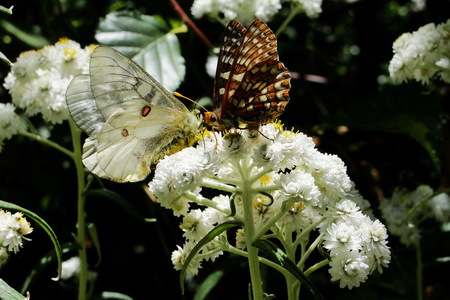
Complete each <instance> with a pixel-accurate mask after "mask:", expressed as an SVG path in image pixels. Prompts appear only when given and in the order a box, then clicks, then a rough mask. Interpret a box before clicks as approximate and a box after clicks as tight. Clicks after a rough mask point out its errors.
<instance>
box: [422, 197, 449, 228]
mask: <svg viewBox="0 0 450 300" xmlns="http://www.w3.org/2000/svg"><path fill="white" fill-rule="evenodd" d="M427 206H428V207H429V208H430V211H431V214H432V216H433V217H434V218H435V219H436V220H437V221H439V222H447V221H448V220H449V218H450V197H449V196H448V195H447V194H445V193H442V194H439V195H437V196H434V197H433V198H431V199H430V200H429V201H428V202H427Z"/></svg>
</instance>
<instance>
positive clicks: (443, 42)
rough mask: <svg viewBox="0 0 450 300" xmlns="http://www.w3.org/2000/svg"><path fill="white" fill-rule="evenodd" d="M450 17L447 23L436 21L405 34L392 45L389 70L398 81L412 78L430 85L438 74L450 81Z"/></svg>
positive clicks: (444, 79)
mask: <svg viewBox="0 0 450 300" xmlns="http://www.w3.org/2000/svg"><path fill="white" fill-rule="evenodd" d="M449 25H450V19H449V20H448V21H447V23H442V24H438V25H437V26H436V25H435V24H433V23H430V24H427V25H424V26H422V27H420V28H419V29H418V30H417V31H415V32H412V33H404V34H402V35H401V36H400V37H399V38H398V39H397V40H396V41H395V42H394V44H393V45H392V48H393V51H394V56H393V57H392V60H391V62H390V64H389V73H390V75H391V77H392V78H393V79H394V81H396V82H397V83H401V82H404V81H407V80H410V79H414V80H416V81H419V82H422V83H423V84H428V83H429V81H430V80H431V79H432V78H433V77H434V76H435V75H436V74H437V75H439V77H440V78H441V79H442V80H443V81H445V82H447V83H448V82H450V76H449V74H450V69H449V59H448V53H449V51H450V42H449V40H450V39H449V38H450V30H449V28H450V26H449Z"/></svg>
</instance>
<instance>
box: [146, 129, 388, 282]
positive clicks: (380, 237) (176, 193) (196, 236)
mask: <svg viewBox="0 0 450 300" xmlns="http://www.w3.org/2000/svg"><path fill="white" fill-rule="evenodd" d="M149 187H150V191H151V192H152V193H153V194H154V195H155V196H156V197H157V199H158V202H159V203H160V204H161V205H162V206H164V207H166V208H169V209H172V210H173V211H174V214H175V215H177V216H180V215H181V216H183V221H182V224H181V226H180V227H181V229H182V230H183V231H184V237H185V239H186V243H185V245H184V246H183V247H178V250H176V251H175V252H174V253H173V255H172V262H173V264H174V266H175V268H176V269H178V270H179V269H181V268H182V267H183V264H184V262H185V261H186V258H187V256H188V255H189V253H190V251H191V250H192V248H193V247H194V246H195V245H196V243H197V242H198V241H199V240H201V239H202V238H203V237H204V236H205V235H206V233H207V232H209V231H210V230H211V229H213V228H214V227H215V226H216V225H218V224H221V223H223V222H225V221H242V222H243V223H244V224H245V222H246V217H247V218H248V215H246V213H245V207H246V205H247V204H248V203H250V209H251V214H252V218H251V219H252V222H253V225H254V228H255V229H256V230H257V231H258V230H259V231H260V232H259V233H257V236H264V235H266V234H271V237H277V236H278V237H280V238H281V236H284V237H285V236H292V235H293V234H294V235H297V236H299V237H303V238H306V239H309V237H308V234H309V233H310V232H311V231H313V230H316V231H317V232H318V233H317V235H318V242H317V243H322V244H323V246H324V248H325V249H327V250H328V251H329V253H330V257H331V260H330V273H331V275H332V280H333V281H340V286H341V287H348V288H352V287H354V286H359V284H360V283H361V282H364V281H365V279H366V278H367V276H368V274H370V273H371V272H373V271H374V270H379V271H380V272H381V271H382V270H381V267H382V266H383V267H386V266H387V264H388V263H389V261H390V251H389V248H388V246H387V241H386V238H387V234H386V229H385V227H384V225H383V224H381V223H380V222H379V221H378V220H374V219H373V218H372V217H371V214H370V211H369V209H368V207H369V205H368V202H367V201H365V200H364V199H363V198H362V197H361V196H360V195H359V194H358V192H357V191H356V190H355V188H354V184H353V182H352V181H351V180H350V178H349V177H348V175H347V172H346V167H345V165H344V163H343V162H342V160H341V159H340V158H339V157H337V156H335V155H329V154H323V153H321V152H319V151H318V150H317V149H316V148H315V144H314V142H313V141H312V139H311V138H309V137H307V136H306V135H304V134H301V133H294V132H292V131H287V130H283V128H282V126H281V125H280V124H277V123H272V124H267V125H264V126H262V127H261V128H260V132H259V133H258V132H253V131H249V130H243V131H242V132H238V131H236V132H231V133H228V134H226V135H225V136H222V135H221V134H220V133H214V134H212V133H211V134H209V135H205V136H203V137H202V138H201V139H200V142H199V145H197V147H195V148H194V147H191V148H186V149H184V150H182V151H180V152H177V153H175V154H173V155H171V156H167V157H165V158H164V159H163V160H162V161H160V163H159V164H158V165H157V169H156V171H155V175H154V178H153V180H152V181H151V182H150V183H149ZM201 187H207V188H208V189H206V190H202V188H201ZM211 189H216V190H220V191H224V192H225V193H223V192H221V194H219V195H217V194H216V195H215V197H213V196H214V195H213V196H211V195H209V194H208V193H210V192H211ZM206 194H208V196H206ZM208 197H209V198H212V199H208ZM193 203H196V205H195V207H193V208H192V209H190V207H191V205H192V204H193ZM199 205H200V207H206V208H199ZM247 207H248V206H247ZM247 221H248V220H247ZM244 228H248V227H245V226H243V228H240V229H239V230H237V236H236V241H235V242H234V244H235V247H236V249H239V251H242V250H244V249H245V248H246V242H247V240H246V232H245V231H246V230H245V229H244ZM305 236H306V237H305ZM285 242H286V241H285ZM294 244H295V245H292V247H296V246H298V245H299V244H300V243H298V242H296V243H294ZM233 247H234V246H232V245H230V244H229V243H228V242H227V238H226V236H225V235H224V234H223V235H219V236H217V237H216V238H215V239H214V240H212V241H211V242H209V243H208V244H206V245H205V246H204V247H203V248H202V250H201V251H200V252H199V254H198V255H196V256H195V258H194V260H192V261H190V264H189V266H188V269H187V272H188V273H190V274H197V272H198V269H199V268H200V267H201V261H202V260H203V259H212V260H213V259H214V258H215V257H217V255H220V254H221V253H222V251H225V250H227V251H230V248H233ZM291 250H292V249H291ZM291 253H296V251H295V249H294V251H292V252H291Z"/></svg>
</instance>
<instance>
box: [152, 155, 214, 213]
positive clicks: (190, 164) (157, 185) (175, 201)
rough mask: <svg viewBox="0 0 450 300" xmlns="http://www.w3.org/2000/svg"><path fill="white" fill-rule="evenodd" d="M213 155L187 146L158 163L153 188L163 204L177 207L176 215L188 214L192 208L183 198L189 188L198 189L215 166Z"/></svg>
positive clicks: (153, 191)
mask: <svg viewBox="0 0 450 300" xmlns="http://www.w3.org/2000/svg"><path fill="white" fill-rule="evenodd" d="M212 163H213V162H212V160H211V157H210V154H209V153H207V152H204V151H203V150H200V149H199V148H185V149H183V150H181V151H179V152H177V153H175V154H172V155H170V156H166V158H165V159H163V160H161V161H160V162H159V164H158V168H157V169H156V171H155V176H154V178H153V180H152V181H151V182H150V183H149V188H150V191H151V192H152V193H153V194H154V195H155V196H156V197H157V198H158V200H159V201H160V203H161V205H162V206H164V207H167V208H171V209H175V208H177V209H176V210H174V213H175V215H180V214H185V213H186V212H187V208H188V207H189V205H188V203H187V201H186V199H185V198H183V197H180V196H181V195H182V194H183V193H184V192H186V191H192V192H193V191H195V190H197V191H198V189H197V185H198V181H199V180H200V179H201V178H202V176H204V175H205V174H207V173H208V172H211V170H212V169H214V167H213V165H212Z"/></svg>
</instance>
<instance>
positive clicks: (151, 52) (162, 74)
mask: <svg viewBox="0 0 450 300" xmlns="http://www.w3.org/2000/svg"><path fill="white" fill-rule="evenodd" d="M183 28H185V27H184V26H180V27H177V28H169V26H168V25H167V24H166V23H165V22H164V21H163V20H162V19H161V18H159V17H156V16H148V15H141V14H138V13H134V12H113V13H110V14H108V15H107V16H106V18H105V19H104V20H102V21H101V22H100V24H99V27H98V29H97V33H96V35H95V38H96V39H97V41H98V42H99V43H100V44H103V45H108V46H111V47H114V48H115V49H117V50H118V51H120V52H122V53H123V54H125V55H127V56H128V57H130V58H131V59H133V60H134V61H135V62H136V63H137V64H139V65H140V66H142V67H143V68H144V69H145V70H147V72H148V73H149V74H150V75H152V76H153V77H155V79H156V80H157V81H159V82H160V83H161V84H162V85H163V86H164V87H165V88H166V89H167V90H169V91H171V92H173V91H175V89H176V88H177V87H178V86H179V85H180V83H181V82H182V80H183V79H184V75H185V73H186V69H185V65H184V58H183V57H182V56H181V50H180V45H179V42H178V38H177V37H176V35H175V34H174V32H181V31H183ZM184 31H186V29H184Z"/></svg>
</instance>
